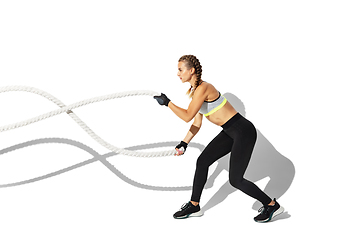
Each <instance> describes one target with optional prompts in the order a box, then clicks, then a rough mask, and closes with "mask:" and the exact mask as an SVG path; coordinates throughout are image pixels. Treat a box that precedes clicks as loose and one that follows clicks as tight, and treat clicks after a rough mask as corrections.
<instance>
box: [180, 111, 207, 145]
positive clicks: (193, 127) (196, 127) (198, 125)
mask: <svg viewBox="0 0 360 240" xmlns="http://www.w3.org/2000/svg"><path fill="white" fill-rule="evenodd" d="M202 119H203V115H202V114H201V113H198V114H196V116H195V119H194V122H193V124H192V125H191V127H190V130H189V131H188V133H187V134H186V136H185V138H184V140H183V141H184V142H186V143H189V142H190V141H191V139H193V138H194V137H195V135H196V134H197V133H198V132H199V130H200V128H201V124H202Z"/></svg>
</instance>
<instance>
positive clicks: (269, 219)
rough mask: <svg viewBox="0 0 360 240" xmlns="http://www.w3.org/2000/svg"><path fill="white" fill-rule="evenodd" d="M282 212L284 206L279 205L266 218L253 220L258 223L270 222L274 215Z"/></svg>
mask: <svg viewBox="0 0 360 240" xmlns="http://www.w3.org/2000/svg"><path fill="white" fill-rule="evenodd" d="M283 212H284V208H283V207H281V206H280V208H279V209H278V210H276V211H275V212H273V213H271V214H270V217H269V218H268V219H265V220H263V221H256V220H255V222H258V223H266V222H270V221H271V220H272V219H273V218H274V217H276V216H278V215H280V214H282V213H283Z"/></svg>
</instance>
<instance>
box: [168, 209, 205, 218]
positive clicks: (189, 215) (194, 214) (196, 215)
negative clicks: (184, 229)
mask: <svg viewBox="0 0 360 240" xmlns="http://www.w3.org/2000/svg"><path fill="white" fill-rule="evenodd" d="M202 215H204V213H203V212H202V211H201V210H200V211H198V212H195V213H191V214H188V215H185V216H181V217H174V218H175V219H185V218H189V217H201V216H202Z"/></svg>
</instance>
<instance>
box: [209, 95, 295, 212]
mask: <svg viewBox="0 0 360 240" xmlns="http://www.w3.org/2000/svg"><path fill="white" fill-rule="evenodd" d="M224 96H225V97H226V98H227V99H228V101H229V102H230V103H231V105H233V107H234V108H235V109H236V110H237V111H238V112H239V113H240V114H241V115H243V116H244V117H245V115H246V112H245V106H244V104H243V102H242V101H241V100H240V99H239V98H237V97H236V96H235V95H233V94H231V93H225V94H224ZM250 121H251V120H250ZM255 127H256V126H255ZM256 131H257V141H256V144H255V147H254V151H253V154H252V157H251V160H250V163H249V166H248V168H247V170H246V172H245V176H244V177H245V178H246V179H248V180H249V181H252V182H257V181H259V180H261V179H264V178H266V177H269V178H270V180H269V182H268V183H267V185H266V187H265V189H264V192H265V193H266V194H267V195H268V196H270V197H271V198H276V199H279V198H280V197H281V196H282V195H284V193H285V192H286V191H287V190H288V189H289V187H290V185H291V183H292V181H293V179H294V176H295V167H294V164H293V163H292V162H291V161H290V160H289V159H288V158H286V157H284V156H283V155H281V154H280V153H279V152H278V151H277V150H276V149H275V148H274V146H273V145H272V144H271V143H270V142H269V141H268V140H267V139H266V138H265V137H264V135H263V134H262V133H261V132H260V131H259V130H258V129H256ZM229 160H230V154H228V155H226V156H224V157H222V158H221V159H219V160H218V165H217V167H216V169H215V171H214V173H213V174H212V175H211V176H210V177H209V179H208V181H207V184H206V186H205V188H210V187H211V186H212V185H213V183H214V181H215V179H216V178H217V176H219V174H220V173H221V172H222V171H223V170H226V171H229ZM236 190H237V189H236V188H234V187H233V186H231V185H230V183H229V181H227V182H226V183H225V184H224V185H223V186H221V187H220V189H219V190H218V191H217V192H216V193H215V194H214V196H213V197H212V198H211V199H210V200H209V201H208V202H207V203H206V204H205V205H204V206H203V207H202V209H203V210H204V211H207V210H209V209H211V208H212V207H214V206H216V205H217V204H219V203H221V202H222V201H224V200H225V199H226V198H227V196H229V195H230V194H231V193H233V192H234V191H236ZM261 206H262V204H261V203H260V202H258V201H256V202H255V203H254V204H253V209H259V208H260V207H261Z"/></svg>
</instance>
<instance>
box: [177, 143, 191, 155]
mask: <svg viewBox="0 0 360 240" xmlns="http://www.w3.org/2000/svg"><path fill="white" fill-rule="evenodd" d="M187 146H188V144H187V143H186V142H184V141H181V142H180V143H179V144H178V145H177V146H176V147H175V148H177V149H179V150H181V148H184V151H183V153H185V151H186V148H187Z"/></svg>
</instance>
